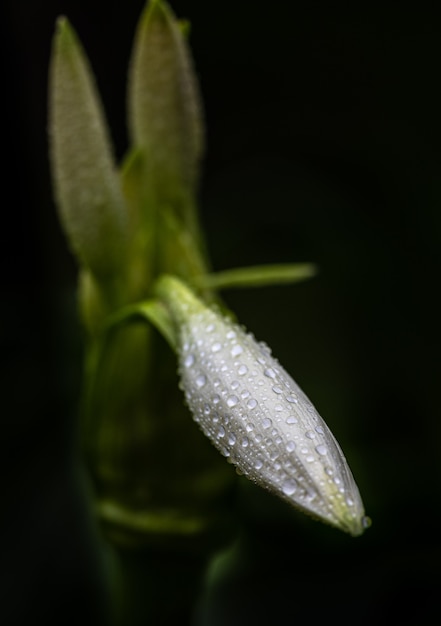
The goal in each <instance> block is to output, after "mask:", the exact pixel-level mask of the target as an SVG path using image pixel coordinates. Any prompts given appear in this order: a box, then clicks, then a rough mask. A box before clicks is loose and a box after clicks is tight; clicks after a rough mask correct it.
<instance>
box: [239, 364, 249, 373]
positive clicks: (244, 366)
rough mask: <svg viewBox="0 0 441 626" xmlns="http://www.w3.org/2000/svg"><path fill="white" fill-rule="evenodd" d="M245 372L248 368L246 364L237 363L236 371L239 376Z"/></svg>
mask: <svg viewBox="0 0 441 626" xmlns="http://www.w3.org/2000/svg"><path fill="white" fill-rule="evenodd" d="M247 372H248V368H247V366H246V365H239V368H238V370H237V373H238V374H239V376H244V375H245V374H246V373H247Z"/></svg>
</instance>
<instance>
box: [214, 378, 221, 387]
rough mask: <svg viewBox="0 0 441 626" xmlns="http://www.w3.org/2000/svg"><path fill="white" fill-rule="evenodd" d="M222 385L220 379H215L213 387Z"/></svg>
mask: <svg viewBox="0 0 441 626" xmlns="http://www.w3.org/2000/svg"><path fill="white" fill-rule="evenodd" d="M220 384H221V381H220V380H219V378H215V379H214V381H213V385H214V386H215V387H219V385H220Z"/></svg>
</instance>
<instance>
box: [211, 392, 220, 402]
mask: <svg viewBox="0 0 441 626" xmlns="http://www.w3.org/2000/svg"><path fill="white" fill-rule="evenodd" d="M212 402H213V404H219V402H220V396H219V395H218V394H217V393H215V394H214V396H213V400H212Z"/></svg>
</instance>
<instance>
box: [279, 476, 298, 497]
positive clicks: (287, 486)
mask: <svg viewBox="0 0 441 626" xmlns="http://www.w3.org/2000/svg"><path fill="white" fill-rule="evenodd" d="M296 490H297V484H296V482H295V480H293V479H292V478H287V479H286V480H285V481H284V482H283V485H282V491H283V493H284V494H285V496H292V495H293V493H295V492H296Z"/></svg>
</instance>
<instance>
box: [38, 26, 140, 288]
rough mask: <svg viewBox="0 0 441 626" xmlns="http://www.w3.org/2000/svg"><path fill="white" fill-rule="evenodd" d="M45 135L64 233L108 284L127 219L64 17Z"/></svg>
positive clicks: (92, 91)
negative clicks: (48, 144)
mask: <svg viewBox="0 0 441 626" xmlns="http://www.w3.org/2000/svg"><path fill="white" fill-rule="evenodd" d="M49 133H50V137H49V138H50V156H51V168H52V178H53V184H54V191H55V197H56V202H57V206H58V210H59V214H60V219H61V222H62V225H63V228H64V230H65V232H66V234H67V237H68V239H69V241H70V244H71V246H72V249H73V251H74V253H75V254H76V256H77V257H78V259H79V261H80V263H81V264H82V265H84V266H86V267H88V268H89V269H90V270H91V271H92V272H93V273H94V274H95V275H96V276H97V277H99V278H102V279H103V278H105V279H107V278H109V276H112V275H114V274H115V272H117V271H118V269H119V267H120V265H121V261H122V260H123V258H124V255H125V252H126V246H127V238H128V224H127V215H126V213H125V207H124V202H123V198H122V193H121V190H120V185H119V178H118V174H117V172H116V168H115V165H114V161H113V155H112V147H111V142H110V138H109V134H108V130H107V127H106V122H105V119H104V113H103V110H102V106H101V102H100V99H99V95H98V92H97V88H96V86H95V81H94V78H93V75H92V72H91V69H90V67H89V63H88V61H87V58H86V56H85V54H84V52H83V50H82V47H81V44H80V43H79V41H78V39H77V36H76V34H75V32H74V30H73V29H72V27H71V26H70V25H69V23H68V21H67V19H66V18H60V19H59V20H58V23H57V29H56V33H55V37H54V42H53V51H52V58H51V65H50V89H49Z"/></svg>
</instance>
